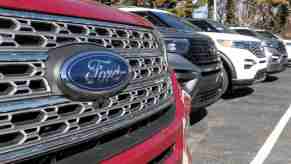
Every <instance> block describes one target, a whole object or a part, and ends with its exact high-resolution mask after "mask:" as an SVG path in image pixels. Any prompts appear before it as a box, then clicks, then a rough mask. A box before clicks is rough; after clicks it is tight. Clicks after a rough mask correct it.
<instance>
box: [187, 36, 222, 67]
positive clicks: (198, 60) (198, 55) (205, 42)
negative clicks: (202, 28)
mask: <svg viewBox="0 0 291 164" xmlns="http://www.w3.org/2000/svg"><path fill="white" fill-rule="evenodd" d="M190 42H191V46H190V51H191V52H190V53H189V55H188V56H187V58H188V59H189V60H190V61H192V62H193V63H194V64H198V65H207V64H213V63H219V62H220V61H219V58H218V54H217V51H216V48H215V46H214V43H213V42H212V41H211V40H210V39H201V38H196V39H195V38H192V39H191V40H190Z"/></svg>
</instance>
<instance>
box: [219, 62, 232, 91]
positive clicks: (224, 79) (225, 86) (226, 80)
mask: <svg viewBox="0 0 291 164" xmlns="http://www.w3.org/2000/svg"><path fill="white" fill-rule="evenodd" d="M229 84H230V82H229V75H228V73H227V72H226V70H225V68H224V67H223V68H222V87H221V88H222V95H226V94H228V93H230V90H231V88H230V86H229Z"/></svg>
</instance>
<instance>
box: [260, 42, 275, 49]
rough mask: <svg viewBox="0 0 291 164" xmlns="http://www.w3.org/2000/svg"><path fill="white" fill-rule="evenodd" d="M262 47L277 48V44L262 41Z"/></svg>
mask: <svg viewBox="0 0 291 164" xmlns="http://www.w3.org/2000/svg"><path fill="white" fill-rule="evenodd" d="M263 47H269V48H277V47H278V42H273V41H264V42H263Z"/></svg>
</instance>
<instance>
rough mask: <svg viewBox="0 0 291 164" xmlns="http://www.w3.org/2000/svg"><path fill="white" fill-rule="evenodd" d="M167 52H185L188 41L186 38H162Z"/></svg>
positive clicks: (188, 45)
mask: <svg viewBox="0 0 291 164" xmlns="http://www.w3.org/2000/svg"><path fill="white" fill-rule="evenodd" d="M164 41H165V45H166V49H167V52H169V53H178V54H185V53H187V52H188V50H189V48H190V43H189V41H188V40H187V39H169V38H166V39H164Z"/></svg>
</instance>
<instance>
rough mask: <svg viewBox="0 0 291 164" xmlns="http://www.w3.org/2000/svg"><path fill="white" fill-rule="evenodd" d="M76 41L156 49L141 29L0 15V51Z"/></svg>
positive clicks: (156, 46)
mask: <svg viewBox="0 0 291 164" xmlns="http://www.w3.org/2000/svg"><path fill="white" fill-rule="evenodd" d="M1 22H2V23H1ZM80 42H91V43H95V44H97V45H100V46H102V47H106V48H115V49H157V48H158V42H157V41H156V40H155V38H154V36H153V34H152V33H151V32H148V31H143V30H133V29H132V30H131V29H125V28H111V27H104V26H96V25H84V24H77V23H64V22H56V21H42V20H33V19H25V18H15V17H5V16H1V17H0V50H1V49H7V48H17V50H20V49H22V50H26V49H41V50H44V49H49V48H53V47H57V46H60V45H64V44H68V43H80Z"/></svg>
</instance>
